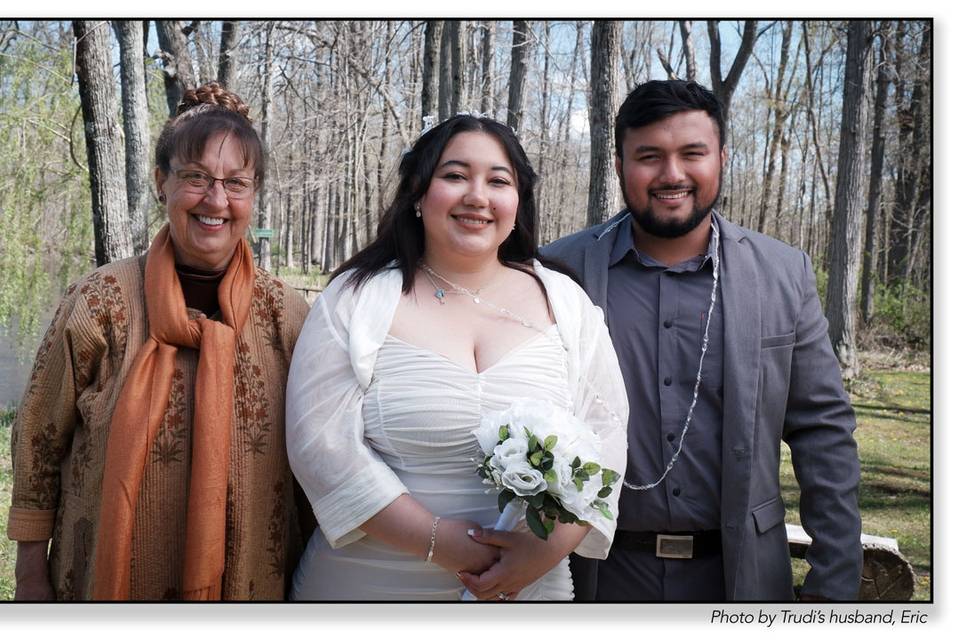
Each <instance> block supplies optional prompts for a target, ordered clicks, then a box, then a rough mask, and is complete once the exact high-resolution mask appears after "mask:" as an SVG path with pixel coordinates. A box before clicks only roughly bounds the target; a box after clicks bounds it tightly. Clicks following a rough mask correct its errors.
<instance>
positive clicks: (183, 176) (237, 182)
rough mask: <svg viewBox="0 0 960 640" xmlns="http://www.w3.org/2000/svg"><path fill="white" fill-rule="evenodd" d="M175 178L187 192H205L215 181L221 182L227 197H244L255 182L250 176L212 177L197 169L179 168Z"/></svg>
mask: <svg viewBox="0 0 960 640" xmlns="http://www.w3.org/2000/svg"><path fill="white" fill-rule="evenodd" d="M175 173H176V176H177V180H179V181H180V183H181V184H182V185H183V186H184V188H185V190H186V191H188V192H189V193H206V192H207V191H209V190H210V189H212V188H213V185H214V184H216V183H217V182H222V183H223V190H224V192H225V193H226V194H227V197H228V198H244V197H246V196H248V195H250V194H251V193H252V192H253V187H254V184H256V182H255V181H254V180H253V179H252V178H243V177H240V176H234V177H232V178H214V177H213V176H211V175H210V174H208V173H204V172H203V171H198V170H197V169H181V170H180V171H177V172H175Z"/></svg>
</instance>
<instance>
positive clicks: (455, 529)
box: [287, 115, 627, 601]
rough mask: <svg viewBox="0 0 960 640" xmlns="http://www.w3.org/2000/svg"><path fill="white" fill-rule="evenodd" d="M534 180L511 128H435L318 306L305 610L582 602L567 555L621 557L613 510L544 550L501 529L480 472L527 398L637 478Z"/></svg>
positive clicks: (602, 360) (597, 347)
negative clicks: (555, 257)
mask: <svg viewBox="0 0 960 640" xmlns="http://www.w3.org/2000/svg"><path fill="white" fill-rule="evenodd" d="M535 180H536V176H535V174H534V172H533V169H532V167H531V166H530V163H529V161H528V159H527V156H526V154H525V153H524V151H523V148H522V147H521V146H520V143H519V141H518V140H517V138H516V136H515V135H514V134H513V132H512V131H511V130H510V129H509V128H508V127H506V126H504V125H502V124H500V123H498V122H496V121H493V120H490V119H487V118H477V117H474V116H469V115H459V116H455V117H453V118H450V119H449V120H446V121H445V122H443V123H441V124H439V125H437V126H436V127H434V128H433V129H430V130H429V131H427V132H426V133H424V134H423V135H422V136H421V137H420V139H419V140H418V141H417V143H416V144H415V145H414V147H413V149H412V150H410V151H409V152H407V153H406V154H405V155H404V157H403V159H402V161H401V163H400V182H399V186H398V188H397V193H396V196H395V198H394V200H393V202H392V204H391V205H390V207H389V208H388V210H387V211H386V213H385V215H384V217H383V219H382V221H381V223H380V227H379V229H378V234H377V238H376V240H374V241H373V243H372V244H370V245H369V246H368V247H366V248H365V249H363V250H362V251H360V252H359V253H358V254H357V255H356V256H354V257H353V258H352V259H350V260H348V261H347V262H346V263H344V264H343V266H341V267H340V269H338V270H337V272H336V273H334V274H333V277H332V279H331V281H330V284H329V285H328V286H327V288H326V289H325V290H324V292H323V294H322V295H321V296H320V298H319V299H318V300H317V302H316V303H315V304H314V305H313V309H312V310H311V312H310V315H309V317H308V318H307V321H306V324H305V325H304V327H303V331H302V333H301V334H300V338H299V341H298V342H297V346H296V349H295V351H294V354H293V360H292V362H291V365H290V376H289V381H288V384H287V449H288V453H289V456H290V465H291V467H292V468H293V470H294V473H295V474H296V476H297V478H298V480H299V481H300V484H301V485H302V486H303V488H304V490H305V491H306V494H307V496H308V497H309V499H310V502H311V505H312V507H313V510H314V513H315V514H316V517H317V520H318V522H319V529H317V531H316V532H315V533H314V535H313V538H312V539H311V540H310V543H309V545H308V548H307V550H306V551H305V552H304V554H303V557H302V558H301V560H300V564H299V567H298V569H297V571H296V574H295V576H294V583H293V591H292V597H293V598H294V599H297V600H364V601H367V600H380V601H396V600H457V599H459V598H460V597H461V596H462V595H463V592H464V589H467V588H469V590H470V591H471V593H473V594H474V595H475V596H476V597H477V598H479V599H482V600H510V599H515V598H516V599H536V600H570V599H572V598H573V584H572V580H571V577H570V570H569V567H568V561H567V555H568V554H569V553H571V552H575V553H578V554H580V555H582V556H585V557H591V558H603V557H605V556H606V554H607V551H608V549H609V547H610V544H611V542H612V540H613V532H614V529H615V520H609V519H606V518H604V517H602V516H601V515H600V514H599V513H597V517H596V518H594V519H589V521H588V522H589V524H588V525H578V524H560V523H558V524H557V526H556V529H555V530H554V531H553V533H551V534H550V536H549V538H548V540H546V541H544V540H541V539H539V538H537V537H536V536H534V535H533V534H532V533H530V532H529V531H527V530H517V531H510V532H501V531H492V530H491V529H490V527H491V526H492V525H493V523H495V522H496V520H497V516H498V514H499V512H498V510H497V495H496V493H492V492H490V489H489V487H488V486H487V485H484V484H482V482H481V479H480V477H479V476H478V475H477V473H476V465H477V462H478V459H479V458H480V457H481V451H480V448H479V445H478V443H477V441H476V439H475V438H474V436H473V435H472V434H471V432H472V431H473V430H474V429H476V428H477V426H478V425H479V423H480V419H481V417H482V416H483V415H484V414H486V413H489V412H491V411H500V410H503V409H505V408H507V407H508V406H509V405H510V404H511V403H512V402H513V401H515V400H518V399H520V398H531V399H535V400H540V401H548V402H551V403H554V404H556V405H558V406H560V407H562V408H563V409H565V410H567V411H570V412H572V413H573V414H575V415H576V416H577V417H578V418H580V419H581V420H582V421H584V422H585V423H586V424H587V425H589V427H590V428H591V429H593V430H594V431H595V432H596V433H597V434H598V435H599V436H600V438H601V441H602V443H603V449H602V453H601V460H598V461H597V462H599V463H600V464H602V466H604V467H607V468H610V469H614V470H615V471H617V472H618V473H620V475H621V477H622V475H623V470H624V467H625V465H626V446H627V445H626V434H625V425H626V420H627V398H626V394H625V391H624V388H623V380H622V378H621V375H620V370H619V367H618V364H617V360H616V356H615V354H614V351H613V347H612V345H611V343H610V338H609V336H608V333H607V329H606V326H605V325H604V323H603V317H602V313H601V312H600V310H599V309H598V308H596V307H594V306H593V305H592V304H591V303H590V301H589V299H588V298H587V297H586V295H585V294H584V293H583V291H582V290H581V289H580V288H579V287H578V286H577V285H576V284H575V283H574V282H573V281H572V280H570V279H569V278H567V277H566V276H564V275H561V274H560V273H558V272H557V271H554V270H551V269H548V268H546V267H545V266H544V265H543V264H542V263H541V262H540V261H538V260H537V259H535V256H536V255H537V214H536V207H535V203H534V197H533V186H534V182H535ZM619 493H620V483H619V481H618V482H617V484H616V485H615V486H614V491H613V493H612V494H611V495H610V496H609V498H608V499H607V502H608V504H609V505H611V509H612V510H613V511H614V515H616V505H617V500H618V497H619ZM483 527H487V529H483Z"/></svg>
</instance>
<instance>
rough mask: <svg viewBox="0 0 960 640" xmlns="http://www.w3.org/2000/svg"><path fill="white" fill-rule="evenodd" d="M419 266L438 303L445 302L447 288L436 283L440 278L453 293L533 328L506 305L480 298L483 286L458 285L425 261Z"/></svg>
mask: <svg viewBox="0 0 960 640" xmlns="http://www.w3.org/2000/svg"><path fill="white" fill-rule="evenodd" d="M419 267H420V268H421V269H422V270H423V273H424V275H426V276H427V280H429V281H430V285H431V286H433V288H434V292H433V297H434V298H436V299H437V302H438V303H440V304H445V302H444V298H445V297H446V295H447V290H446V289H445V288H444V287H442V286H441V285H440V284H438V283H437V280H441V281H442V282H443V283H444V284H446V285H447V286H448V287H450V289H452V290H453V292H454V293H456V294H459V295H464V296H468V297H469V298H471V299H472V300H473V303H474V304H482V305H484V306H486V307H489V308H491V309H493V310H494V311H496V312H497V313H499V314H500V315H503V316H506V317H508V318H510V319H511V320H515V321H517V322H519V323H520V324H521V325H523V326H524V327H527V328H533V323H532V322H530V321H529V320H527V319H525V318H522V317H520V316H518V315H517V314H515V313H514V312H512V311H510V310H509V309H507V308H506V307H501V306H498V305H495V304H493V303H492V302H489V301H487V300H484V299H483V298H481V297H480V291H481V289H483V287H480V288H478V289H474V290H471V289H467V288H466V287H463V286H460V285H459V284H457V283H456V282H452V281H450V280H448V279H447V278H445V277H443V276H442V275H440V274H439V273H437V272H436V271H434V270H433V269H431V268H430V265H428V264H427V263H425V262H420V263H419Z"/></svg>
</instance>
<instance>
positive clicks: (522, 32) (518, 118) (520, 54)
mask: <svg viewBox="0 0 960 640" xmlns="http://www.w3.org/2000/svg"><path fill="white" fill-rule="evenodd" d="M532 40H533V32H532V31H531V29H530V23H529V22H528V21H526V20H514V21H513V47H512V48H511V49H510V83H509V86H510V89H509V94H508V96H507V126H509V127H512V128H513V130H514V131H516V132H517V135H519V134H520V125H521V124H522V123H523V103H524V99H525V98H526V86H527V64H528V60H529V57H530V42H531V41H532Z"/></svg>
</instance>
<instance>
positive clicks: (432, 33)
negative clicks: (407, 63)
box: [420, 20, 443, 127]
mask: <svg viewBox="0 0 960 640" xmlns="http://www.w3.org/2000/svg"><path fill="white" fill-rule="evenodd" d="M442 38H443V23H442V22H441V21H439V20H427V27H426V30H425V31H424V36H423V90H422V92H421V94H420V126H421V127H423V126H424V125H425V124H426V118H428V117H431V116H432V117H434V118H436V117H437V112H438V110H439V99H438V98H439V96H438V89H439V86H438V85H439V81H440V67H439V64H438V60H437V58H438V57H439V55H440V42H441V40H442Z"/></svg>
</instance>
